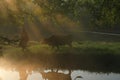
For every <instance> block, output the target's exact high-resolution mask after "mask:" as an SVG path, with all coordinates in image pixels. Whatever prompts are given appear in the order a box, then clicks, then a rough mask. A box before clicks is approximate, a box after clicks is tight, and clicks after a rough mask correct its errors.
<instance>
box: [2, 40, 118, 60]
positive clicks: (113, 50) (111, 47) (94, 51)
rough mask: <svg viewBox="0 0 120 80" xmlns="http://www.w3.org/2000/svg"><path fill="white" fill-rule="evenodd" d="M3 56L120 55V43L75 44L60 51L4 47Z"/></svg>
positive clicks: (46, 46)
mask: <svg viewBox="0 0 120 80" xmlns="http://www.w3.org/2000/svg"><path fill="white" fill-rule="evenodd" d="M3 47H4V49H3V52H2V54H3V56H4V57H5V58H12V59H19V58H23V59H24V57H26V58H27V57H32V58H33V57H37V58H41V57H42V55H44V56H46V55H47V56H54V55H57V54H63V55H70V54H77V55H96V56H97V55H98V56H99V55H106V54H107V55H108V54H112V55H120V43H119V42H116V43H115V42H114V43H113V42H109V43H108V42H90V41H81V42H73V43H72V47H69V46H67V45H64V46H61V47H60V48H59V49H56V48H52V47H50V46H48V45H45V44H40V43H37V44H32V45H30V46H28V47H27V50H25V51H22V49H21V48H20V47H14V46H9V45H7V46H3Z"/></svg>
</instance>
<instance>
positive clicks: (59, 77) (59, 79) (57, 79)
mask: <svg viewBox="0 0 120 80" xmlns="http://www.w3.org/2000/svg"><path fill="white" fill-rule="evenodd" d="M41 74H42V77H43V79H44V80H72V79H71V71H69V73H68V74H64V73H58V72H54V71H51V72H47V73H41Z"/></svg>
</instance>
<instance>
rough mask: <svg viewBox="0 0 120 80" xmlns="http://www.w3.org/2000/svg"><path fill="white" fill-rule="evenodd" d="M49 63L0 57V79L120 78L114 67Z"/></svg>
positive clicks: (107, 79)
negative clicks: (18, 60)
mask: <svg viewBox="0 0 120 80" xmlns="http://www.w3.org/2000/svg"><path fill="white" fill-rule="evenodd" d="M51 65H52V66H51ZM51 65H47V66H46V65H45V63H44V65H43V64H42V63H41V62H36V63H35V62H31V61H28V62H25V61H24V62H14V61H10V60H6V59H0V80H120V71H119V69H116V68H115V69H114V68H111V67H109V68H108V67H103V66H95V65H93V66H91V67H90V66H86V64H82V65H79V64H76V66H72V65H73V64H72V65H70V64H69V65H65V66H63V65H62V63H61V67H59V66H56V65H59V63H58V64H56V63H55V64H54V63H53V64H51ZM70 66H71V67H70ZM106 69H107V70H106Z"/></svg>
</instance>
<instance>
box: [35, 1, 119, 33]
mask: <svg viewBox="0 0 120 80" xmlns="http://www.w3.org/2000/svg"><path fill="white" fill-rule="evenodd" d="M33 1H34V2H35V3H36V4H38V5H39V6H40V7H42V8H43V9H44V10H46V14H49V15H52V16H54V15H55V14H56V13H61V14H63V15H66V16H68V17H69V18H70V19H72V20H74V21H76V22H78V23H79V22H82V23H84V24H86V25H85V27H86V28H88V29H93V30H102V31H117V32H119V31H118V29H120V28H119V26H120V1H119V0H33Z"/></svg>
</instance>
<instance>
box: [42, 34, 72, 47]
mask: <svg viewBox="0 0 120 80" xmlns="http://www.w3.org/2000/svg"><path fill="white" fill-rule="evenodd" d="M42 43H45V44H48V45H50V46H52V47H57V48H59V46H61V45H69V46H72V45H71V44H72V36H71V35H52V36H51V37H49V38H45V39H43V41H42Z"/></svg>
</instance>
